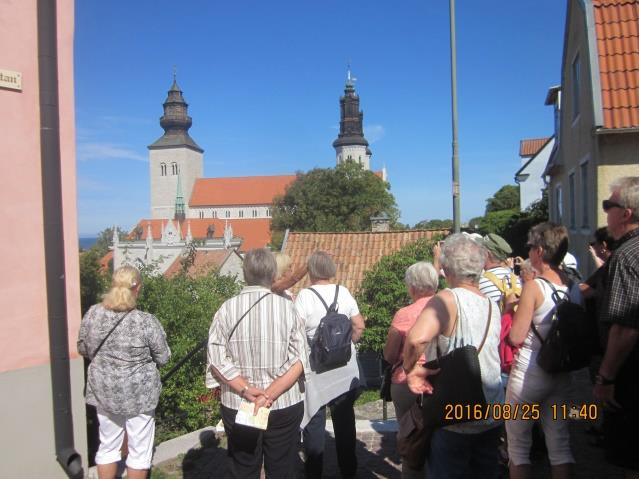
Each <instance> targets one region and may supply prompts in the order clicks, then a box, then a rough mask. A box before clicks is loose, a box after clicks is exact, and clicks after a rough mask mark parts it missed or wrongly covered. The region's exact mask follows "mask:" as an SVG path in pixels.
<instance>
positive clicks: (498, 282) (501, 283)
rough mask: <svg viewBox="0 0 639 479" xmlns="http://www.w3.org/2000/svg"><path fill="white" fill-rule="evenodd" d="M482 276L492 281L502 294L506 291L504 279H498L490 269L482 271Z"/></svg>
mask: <svg viewBox="0 0 639 479" xmlns="http://www.w3.org/2000/svg"><path fill="white" fill-rule="evenodd" d="M484 278H486V279H487V280H488V281H490V282H491V283H493V284H494V285H495V287H496V288H497V289H498V290H499V292H500V293H502V294H503V293H505V292H506V288H505V287H504V280H503V279H499V277H498V276H497V275H496V274H495V273H493V272H492V271H484Z"/></svg>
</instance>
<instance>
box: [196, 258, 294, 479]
mask: <svg viewBox="0 0 639 479" xmlns="http://www.w3.org/2000/svg"><path fill="white" fill-rule="evenodd" d="M243 271H244V280H245V281H246V286H245V287H244V288H243V289H242V291H240V293H239V294H238V295H237V296H234V297H232V298H230V299H228V300H227V301H225V302H224V303H223V304H222V306H220V309H218V311H217V312H216V313H215V316H214V317H213V321H212V323H211V328H210V329H209V344H208V366H209V367H208V371H207V386H209V387H211V386H213V384H212V380H213V377H212V376H215V378H216V379H217V380H218V381H219V382H220V383H221V386H220V392H221V396H220V402H221V406H220V411H221V414H222V422H223V423H224V430H225V431H226V436H227V438H228V455H229V458H230V461H229V468H228V472H227V477H231V478H235V479H258V478H259V477H260V473H261V470H262V464H264V471H265V473H266V478H267V479H270V478H275V479H280V478H282V479H286V478H292V477H295V470H294V469H295V467H294V464H295V459H296V457H297V445H298V442H299V426H300V421H301V420H302V414H303V412H304V404H303V399H304V395H303V391H302V383H301V382H300V381H299V377H300V375H301V374H302V372H303V371H304V364H305V363H306V359H305V353H306V351H305V348H304V324H303V322H302V321H301V320H300V318H299V317H298V316H297V315H296V314H295V311H294V309H293V302H292V301H290V300H288V299H286V298H283V297H282V296H279V295H276V294H272V293H271V285H272V284H273V280H274V279H275V275H276V274H277V264H276V262H275V258H274V256H273V254H272V253H271V252H270V251H268V250H267V249H266V248H260V249H254V250H251V251H249V252H248V253H247V254H246V256H245V257H244V265H243ZM247 403H251V404H247ZM247 406H249V407H250V409H251V410H253V411H254V412H257V411H258V410H259V408H266V409H268V410H269V413H268V417H267V426H266V430H260V429H257V428H252V427H248V426H245V425H243V424H242V421H241V419H240V420H238V422H236V418H237V417H238V411H240V410H241V409H242V408H246V407H247ZM264 412H265V411H264ZM239 417H240V418H241V417H242V416H241V415H240V416H239Z"/></svg>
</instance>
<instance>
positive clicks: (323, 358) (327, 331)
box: [309, 285, 353, 373]
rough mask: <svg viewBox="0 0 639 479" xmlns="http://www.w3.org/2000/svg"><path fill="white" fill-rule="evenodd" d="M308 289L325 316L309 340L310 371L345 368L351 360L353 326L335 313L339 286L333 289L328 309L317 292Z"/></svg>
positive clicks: (345, 317) (347, 318) (346, 319)
mask: <svg viewBox="0 0 639 479" xmlns="http://www.w3.org/2000/svg"><path fill="white" fill-rule="evenodd" d="M309 289H310V290H311V291H313V293H315V294H316V295H317V297H318V298H319V299H320V301H321V302H322V304H323V305H324V307H325V308H326V316H324V317H323V318H322V319H321V320H320V322H319V325H318V326H317V329H316V330H315V336H313V339H312V340H311V354H310V362H311V369H312V370H313V371H315V372H320V373H321V372H324V371H330V370H331V369H336V368H339V367H342V366H345V365H346V364H347V363H348V361H349V360H350V359H351V344H352V336H353V326H352V324H351V320H350V318H349V317H348V316H346V315H345V314H341V313H338V312H337V310H338V306H337V296H338V294H339V285H336V287H335V299H333V304H331V305H330V307H329V306H327V305H326V301H324V299H323V298H322V296H321V295H320V294H319V293H318V292H317V291H315V290H314V289H313V288H309Z"/></svg>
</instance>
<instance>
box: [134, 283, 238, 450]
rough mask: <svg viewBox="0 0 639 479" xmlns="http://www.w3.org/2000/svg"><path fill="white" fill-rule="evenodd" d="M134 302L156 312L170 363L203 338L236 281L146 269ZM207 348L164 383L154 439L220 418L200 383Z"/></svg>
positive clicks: (202, 377)
mask: <svg viewBox="0 0 639 479" xmlns="http://www.w3.org/2000/svg"><path fill="white" fill-rule="evenodd" d="M143 285H144V286H143V288H142V293H141V295H140V298H139V300H138V308H140V309H141V310H143V311H148V312H149V313H152V314H154V315H155V316H156V317H157V318H158V319H159V320H160V322H161V323H162V326H163V327H164V330H165V331H166V335H167V340H168V343H169V346H170V348H171V360H170V362H169V363H168V364H167V365H166V366H164V367H163V368H162V371H161V373H162V374H164V373H166V372H168V371H169V370H170V369H171V368H172V367H173V365H174V364H176V363H177V362H178V361H180V360H181V359H182V358H183V357H185V356H186V355H187V354H188V353H189V352H190V351H191V350H192V349H193V348H195V347H197V345H198V344H199V343H201V342H202V341H203V340H205V339H206V338H207V336H208V330H209V327H210V325H211V319H212V318H213V314H215V312H216V311H217V309H218V308H219V307H220V305H221V304H222V302H224V301H225V300H226V299H228V298H229V297H231V296H233V295H235V294H237V292H238V291H239V285H238V284H237V283H236V282H235V280H234V279H233V278H231V277H228V276H218V275H217V274H214V273H213V274H210V275H208V276H204V277H200V278H189V277H188V276H186V275H183V274H182V275H178V276H175V277H173V278H165V277H164V276H153V275H146V274H145V277H144V281H143ZM205 371H206V350H205V349H203V350H202V351H200V352H199V353H198V354H197V355H195V356H194V357H193V358H192V359H191V360H190V361H189V362H188V363H186V364H185V365H184V366H183V367H182V368H180V369H179V370H178V371H177V372H176V373H175V374H174V375H173V376H172V377H171V378H170V379H168V380H167V381H165V383H164V384H163V389H162V394H161V395H160V403H159V404H158V407H157V410H156V419H157V430H156V442H162V441H164V440H167V439H170V438H171V437H175V436H179V435H181V434H185V433H187V432H191V431H194V430H196V429H200V428H202V427H205V426H210V425H213V424H215V423H216V422H217V420H218V418H219V404H218V401H217V400H216V399H213V396H212V394H210V392H209V390H207V389H206V387H205V385H204V374H205Z"/></svg>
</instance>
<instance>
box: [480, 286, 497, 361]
mask: <svg viewBox="0 0 639 479" xmlns="http://www.w3.org/2000/svg"><path fill="white" fill-rule="evenodd" d="M486 299H488V321H486V331H484V338H483V339H482V340H481V344H480V345H479V348H477V354H479V353H480V352H481V348H483V347H484V343H485V342H486V337H487V336H488V329H490V322H491V321H492V319H493V300H492V299H490V298H486Z"/></svg>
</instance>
